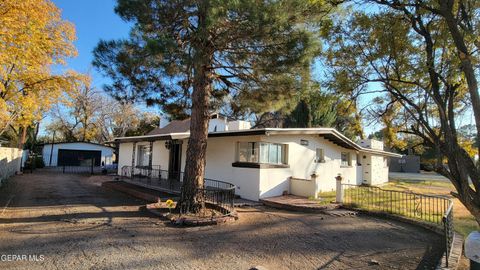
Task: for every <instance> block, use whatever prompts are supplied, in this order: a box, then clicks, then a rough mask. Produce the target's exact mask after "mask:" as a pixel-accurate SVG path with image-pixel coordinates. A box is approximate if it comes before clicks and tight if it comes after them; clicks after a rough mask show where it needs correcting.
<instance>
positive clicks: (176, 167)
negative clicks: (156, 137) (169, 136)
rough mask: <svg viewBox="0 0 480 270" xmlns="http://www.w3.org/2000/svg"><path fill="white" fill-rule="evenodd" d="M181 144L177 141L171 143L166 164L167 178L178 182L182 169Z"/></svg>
mask: <svg viewBox="0 0 480 270" xmlns="http://www.w3.org/2000/svg"><path fill="white" fill-rule="evenodd" d="M181 164H182V144H181V142H179V141H172V142H171V144H170V159H169V162H168V178H169V179H176V180H177V181H179V180H180V171H181V169H182V167H181Z"/></svg>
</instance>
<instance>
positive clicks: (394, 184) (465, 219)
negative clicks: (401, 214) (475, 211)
mask: <svg viewBox="0 0 480 270" xmlns="http://www.w3.org/2000/svg"><path fill="white" fill-rule="evenodd" d="M382 188H383V189H388V190H400V191H412V192H415V193H421V194H428V195H443V196H448V197H449V198H451V199H453V217H454V226H455V230H456V231H457V232H459V233H461V234H463V235H464V236H467V235H468V234H469V233H470V232H471V231H475V230H478V229H479V227H478V225H477V222H476V221H475V219H474V218H473V216H472V215H471V214H470V212H468V210H467V209H466V208H465V206H463V204H462V203H461V202H460V201H459V200H458V199H456V198H454V197H453V196H452V195H450V191H454V190H455V188H454V187H453V185H452V184H451V183H450V182H445V181H408V180H390V182H389V183H388V184H387V185H385V186H382Z"/></svg>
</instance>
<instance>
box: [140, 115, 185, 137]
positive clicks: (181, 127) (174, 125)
mask: <svg viewBox="0 0 480 270" xmlns="http://www.w3.org/2000/svg"><path fill="white" fill-rule="evenodd" d="M189 130H190V118H189V119H185V120H174V121H172V122H170V123H169V124H168V125H166V126H164V127H163V128H156V129H154V130H152V131H150V132H149V133H147V134H146V135H147V136H148V135H158V134H170V133H183V132H188V131H189Z"/></svg>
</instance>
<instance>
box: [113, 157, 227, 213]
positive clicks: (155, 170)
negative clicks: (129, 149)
mask: <svg viewBox="0 0 480 270" xmlns="http://www.w3.org/2000/svg"><path fill="white" fill-rule="evenodd" d="M183 175H184V173H183V172H179V173H169V171H167V170H161V169H160V167H159V166H158V167H152V168H149V167H145V166H136V167H132V166H123V167H122V169H121V178H124V179H125V178H126V179H128V180H130V181H133V182H136V183H140V184H144V185H148V186H153V187H157V188H160V189H162V190H164V191H166V192H171V193H180V192H181V189H182V185H183ZM204 181H205V182H204V188H202V189H198V190H197V192H199V193H200V194H201V196H203V197H204V198H205V202H207V203H210V204H212V205H215V206H219V207H218V209H217V210H218V211H220V212H221V213H222V214H224V215H229V214H231V213H232V212H233V210H234V199H235V185H233V184H231V183H228V182H224V181H219V180H213V179H208V178H205V179H204Z"/></svg>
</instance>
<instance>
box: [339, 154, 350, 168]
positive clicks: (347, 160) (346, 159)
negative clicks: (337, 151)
mask: <svg viewBox="0 0 480 270" xmlns="http://www.w3.org/2000/svg"><path fill="white" fill-rule="evenodd" d="M341 158H342V163H341V165H342V166H343V167H349V166H352V158H351V156H350V153H348V152H342V154H341Z"/></svg>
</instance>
